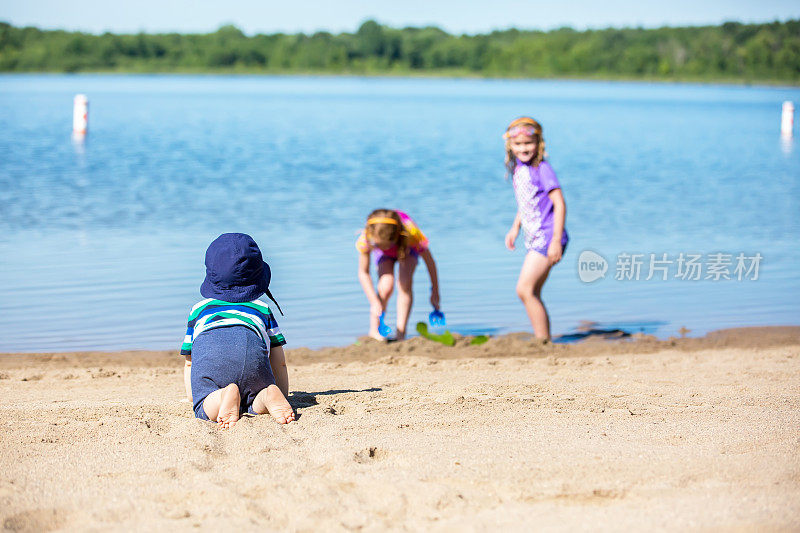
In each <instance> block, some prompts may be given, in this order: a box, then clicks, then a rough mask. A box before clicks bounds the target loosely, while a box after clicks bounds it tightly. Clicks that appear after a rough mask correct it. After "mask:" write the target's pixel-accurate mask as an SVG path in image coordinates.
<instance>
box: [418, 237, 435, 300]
mask: <svg viewBox="0 0 800 533" xmlns="http://www.w3.org/2000/svg"><path fill="white" fill-rule="evenodd" d="M420 255H421V256H422V259H423V260H424V261H425V266H426V267H428V275H430V277H431V305H432V306H433V308H434V309H437V310H438V309H439V274H438V273H437V272H436V261H434V260H433V254H431V251H430V250H429V249H427V248H426V249H425V250H423V251H422V252H421V253H420Z"/></svg>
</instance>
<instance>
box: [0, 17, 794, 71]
mask: <svg viewBox="0 0 800 533" xmlns="http://www.w3.org/2000/svg"><path fill="white" fill-rule="evenodd" d="M0 71H2V72H232V73H233V72H240V73H334V74H415V73H420V74H425V73H430V74H445V75H448V74H450V75H476V76H491V77H525V78H541V77H582V78H618V79H663V80H719V81H745V82H750V81H774V82H788V83H799V82H800V20H789V21H786V22H772V23H765V24H741V23H738V22H726V23H724V24H722V25H718V26H697V27H679V28H672V27H663V28H654V29H643V28H621V29H614V28H608V29H598V30H585V31H576V30H573V29H571V28H560V29H556V30H551V31H546V32H545V31H523V30H516V29H509V30H504V31H494V32H491V33H487V34H479V35H451V34H449V33H447V32H445V31H442V30H441V29H439V28H435V27H425V28H402V29H396V28H391V27H388V26H384V25H381V24H378V23H377V22H375V21H373V20H368V21H366V22H364V23H363V24H362V25H361V26H360V27H359V28H358V30H357V31H356V32H355V33H339V34H331V33H328V32H317V33H314V34H312V35H306V34H302V33H300V34H284V33H276V34H270V35H263V34H259V35H253V36H247V35H245V34H244V33H243V32H242V31H241V30H239V29H238V28H236V27H235V26H231V25H227V26H223V27H221V28H219V30H217V31H216V32H214V33H208V34H178V33H166V34H146V33H138V34H125V35H118V34H111V33H104V34H102V35H94V34H90V33H81V32H68V31H61V30H40V29H37V28H33V27H25V28H19V27H15V26H12V25H10V24H7V23H2V22H0Z"/></svg>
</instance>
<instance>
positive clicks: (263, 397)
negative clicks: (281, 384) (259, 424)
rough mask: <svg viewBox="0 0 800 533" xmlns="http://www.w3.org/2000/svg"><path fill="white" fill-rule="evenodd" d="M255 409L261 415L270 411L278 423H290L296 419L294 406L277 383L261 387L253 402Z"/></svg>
mask: <svg viewBox="0 0 800 533" xmlns="http://www.w3.org/2000/svg"><path fill="white" fill-rule="evenodd" d="M253 411H255V412H256V413H258V414H260V415H263V414H264V413H266V412H269V414H271V415H272V418H274V419H275V421H276V422H277V423H278V424H288V423H289V422H293V421H294V411H293V410H292V406H291V405H289V402H288V401H287V400H286V397H285V396H284V395H283V393H282V392H281V390H280V389H279V388H278V386H277V385H270V386H269V387H267V388H266V389H261V392H259V393H258V395H257V396H256V399H255V401H254V402H253Z"/></svg>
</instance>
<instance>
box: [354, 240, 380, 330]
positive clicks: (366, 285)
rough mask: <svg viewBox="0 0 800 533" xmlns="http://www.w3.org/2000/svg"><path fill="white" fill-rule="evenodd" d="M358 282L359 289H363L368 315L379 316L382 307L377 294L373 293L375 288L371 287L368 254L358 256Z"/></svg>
mask: <svg viewBox="0 0 800 533" xmlns="http://www.w3.org/2000/svg"><path fill="white" fill-rule="evenodd" d="M358 281H360V282H361V288H362V289H364V294H366V295H367V300H368V301H369V310H370V313H372V314H373V315H375V316H381V313H383V306H382V305H381V300H380V298H378V293H377V292H375V287H373V286H372V277H371V276H370V275H369V252H368V253H362V254H359V256H358Z"/></svg>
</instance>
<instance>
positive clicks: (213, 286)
mask: <svg viewBox="0 0 800 533" xmlns="http://www.w3.org/2000/svg"><path fill="white" fill-rule="evenodd" d="M271 277H272V273H271V271H270V268H269V265H268V264H267V263H265V262H264V259H263V258H262V257H261V250H259V249H258V245H257V244H256V241H254V240H253V238H252V237H251V236H250V235H245V234H244V233H223V234H222V235H220V236H219V237H217V238H216V239H214V242H212V243H211V244H210V245H209V246H208V250H206V279H205V280H203V284H202V285H200V294H202V295H203V297H204V298H215V299H217V300H223V301H226V302H232V303H244V302H251V301H253V300H255V299H257V298H258V297H260V296H261V295H262V294H266V295H267V296H268V297H269V299H270V300H272V301H273V302H275V298H273V297H272V294H270V292H269V280H270V278H271ZM275 305H277V306H278V311H280V313H281V315H283V311H281V306H280V305H278V302H275Z"/></svg>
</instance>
